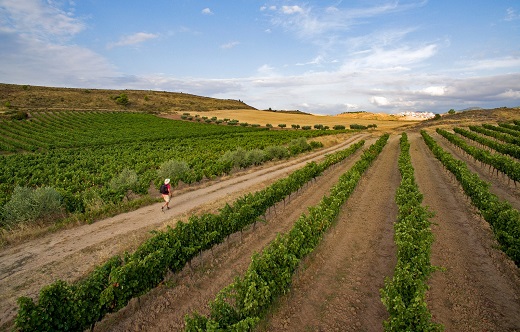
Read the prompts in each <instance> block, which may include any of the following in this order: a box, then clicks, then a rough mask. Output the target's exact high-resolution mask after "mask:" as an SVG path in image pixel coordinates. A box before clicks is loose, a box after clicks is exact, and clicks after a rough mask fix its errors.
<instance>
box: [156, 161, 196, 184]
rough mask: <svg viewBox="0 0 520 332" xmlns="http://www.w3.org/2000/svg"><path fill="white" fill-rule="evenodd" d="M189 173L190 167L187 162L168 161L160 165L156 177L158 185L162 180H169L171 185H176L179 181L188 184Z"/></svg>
mask: <svg viewBox="0 0 520 332" xmlns="http://www.w3.org/2000/svg"><path fill="white" fill-rule="evenodd" d="M190 173H191V171H190V167H189V166H188V163H187V162H185V161H183V160H168V161H165V162H164V163H162V164H161V166H160V167H159V169H158V170H157V177H158V178H159V180H160V183H162V182H163V181H164V179H170V180H171V183H172V185H177V184H178V183H179V181H183V182H186V183H190V182H191V181H189V175H190Z"/></svg>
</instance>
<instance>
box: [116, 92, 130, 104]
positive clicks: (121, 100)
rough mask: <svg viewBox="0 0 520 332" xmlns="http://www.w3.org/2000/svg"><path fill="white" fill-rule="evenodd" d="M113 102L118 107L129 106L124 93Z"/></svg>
mask: <svg viewBox="0 0 520 332" xmlns="http://www.w3.org/2000/svg"><path fill="white" fill-rule="evenodd" d="M114 100H115V101H116V103H118V104H119V105H123V106H127V105H128V104H130V101H129V100H128V96H127V95H126V93H121V94H120V95H119V96H117V97H115V98H114Z"/></svg>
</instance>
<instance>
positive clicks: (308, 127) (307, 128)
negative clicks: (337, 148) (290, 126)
mask: <svg viewBox="0 0 520 332" xmlns="http://www.w3.org/2000/svg"><path fill="white" fill-rule="evenodd" d="M302 129H303V130H311V129H312V128H311V126H302Z"/></svg>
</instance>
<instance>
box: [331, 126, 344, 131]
mask: <svg viewBox="0 0 520 332" xmlns="http://www.w3.org/2000/svg"><path fill="white" fill-rule="evenodd" d="M332 129H334V130H343V129H345V126H344V125H335V126H334V127H332Z"/></svg>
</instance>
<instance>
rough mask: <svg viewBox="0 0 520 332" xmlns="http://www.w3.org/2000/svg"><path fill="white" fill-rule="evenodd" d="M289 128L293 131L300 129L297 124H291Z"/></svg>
mask: <svg viewBox="0 0 520 332" xmlns="http://www.w3.org/2000/svg"><path fill="white" fill-rule="evenodd" d="M291 127H292V128H293V129H299V128H300V125H299V124H292V125H291Z"/></svg>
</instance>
